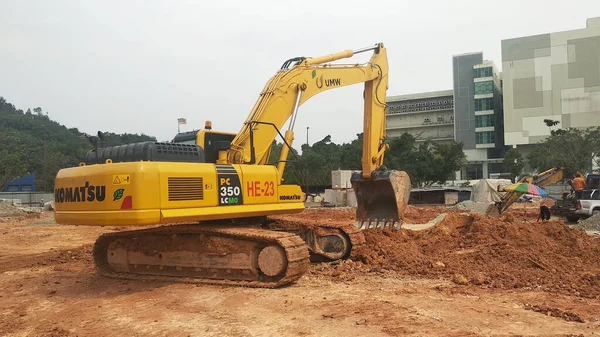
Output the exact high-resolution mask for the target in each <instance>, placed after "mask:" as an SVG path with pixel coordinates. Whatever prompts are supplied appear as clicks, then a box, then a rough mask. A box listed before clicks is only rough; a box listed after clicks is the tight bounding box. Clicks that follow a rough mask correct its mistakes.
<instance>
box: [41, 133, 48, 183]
mask: <svg viewBox="0 0 600 337" xmlns="http://www.w3.org/2000/svg"><path fill="white" fill-rule="evenodd" d="M42 128H43V129H42V139H43V150H42V151H43V154H42V161H43V166H44V168H43V172H42V179H43V180H44V192H46V187H47V186H46V125H44V124H42Z"/></svg>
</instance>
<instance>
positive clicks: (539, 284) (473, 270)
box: [355, 213, 600, 298]
mask: <svg viewBox="0 0 600 337" xmlns="http://www.w3.org/2000/svg"><path fill="white" fill-rule="evenodd" d="M364 234H365V237H366V241H367V244H366V245H365V246H363V247H359V248H358V249H357V250H356V251H355V255H356V256H355V261H359V262H360V263H364V264H366V265H367V266H368V267H370V268H376V269H384V270H395V271H397V272H399V273H401V274H402V273H404V274H410V275H420V276H426V277H447V278H449V279H452V280H453V281H454V282H455V283H458V284H475V285H482V286H487V287H491V288H528V289H543V290H549V291H557V292H562V293H569V294H575V295H578V296H582V297H590V298H600V259H599V258H598V257H599V256H600V240H599V239H597V238H593V237H591V236H589V235H586V234H585V232H584V231H581V230H579V229H574V228H568V227H566V226H565V225H564V224H563V223H562V222H560V221H549V222H532V223H530V222H523V221H515V219H514V217H513V216H506V217H503V218H502V219H496V218H491V217H487V216H482V215H478V214H470V215H468V214H457V213H451V214H448V216H447V217H446V219H445V220H444V221H443V222H442V223H440V224H438V225H436V226H435V227H432V228H430V229H427V230H423V231H409V230H405V229H403V230H400V231H389V230H385V231H364Z"/></svg>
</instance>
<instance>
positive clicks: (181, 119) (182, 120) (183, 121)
mask: <svg viewBox="0 0 600 337" xmlns="http://www.w3.org/2000/svg"><path fill="white" fill-rule="evenodd" d="M177 123H178V124H179V125H181V124H187V120H186V119H185V118H177Z"/></svg>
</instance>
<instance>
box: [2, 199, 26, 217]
mask: <svg viewBox="0 0 600 337" xmlns="http://www.w3.org/2000/svg"><path fill="white" fill-rule="evenodd" d="M25 214H27V212H25V211H22V210H20V209H19V208H17V207H16V206H14V205H12V204H9V203H6V202H0V218H4V217H14V216H22V215H25Z"/></svg>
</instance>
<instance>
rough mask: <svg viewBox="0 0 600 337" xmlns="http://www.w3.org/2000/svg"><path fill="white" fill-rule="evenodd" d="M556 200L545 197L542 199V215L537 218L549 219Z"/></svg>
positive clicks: (538, 219)
mask: <svg viewBox="0 0 600 337" xmlns="http://www.w3.org/2000/svg"><path fill="white" fill-rule="evenodd" d="M554 204H555V202H554V200H552V199H550V198H544V199H542V200H541V201H540V215H539V216H538V218H537V221H540V219H541V220H542V221H548V220H550V208H552V206H554Z"/></svg>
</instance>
